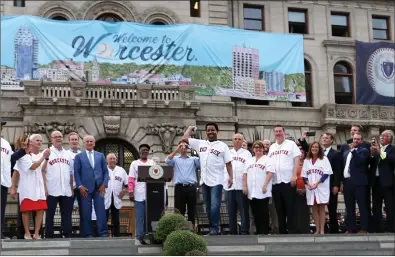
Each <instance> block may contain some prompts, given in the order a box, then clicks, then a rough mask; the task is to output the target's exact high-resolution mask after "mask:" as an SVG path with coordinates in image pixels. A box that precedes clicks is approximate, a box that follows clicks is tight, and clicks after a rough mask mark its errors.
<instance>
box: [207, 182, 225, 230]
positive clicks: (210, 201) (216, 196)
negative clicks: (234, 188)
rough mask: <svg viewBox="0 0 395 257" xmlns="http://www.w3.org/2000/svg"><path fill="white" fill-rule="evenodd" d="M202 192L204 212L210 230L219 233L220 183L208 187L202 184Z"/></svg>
mask: <svg viewBox="0 0 395 257" xmlns="http://www.w3.org/2000/svg"><path fill="white" fill-rule="evenodd" d="M202 193H203V199H204V203H205V204H206V212H207V215H208V219H209V221H210V232H212V233H219V223H220V210H221V200H222V185H216V186H213V187H210V186H207V185H206V184H203V185H202Z"/></svg>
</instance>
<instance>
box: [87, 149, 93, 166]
mask: <svg viewBox="0 0 395 257" xmlns="http://www.w3.org/2000/svg"><path fill="white" fill-rule="evenodd" d="M92 155H93V152H89V154H88V157H89V162H90V163H91V166H92V168H93V156H92Z"/></svg>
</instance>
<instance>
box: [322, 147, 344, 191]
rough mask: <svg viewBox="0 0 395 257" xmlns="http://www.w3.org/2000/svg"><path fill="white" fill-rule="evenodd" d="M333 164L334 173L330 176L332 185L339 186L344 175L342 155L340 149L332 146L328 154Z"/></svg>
mask: <svg viewBox="0 0 395 257" xmlns="http://www.w3.org/2000/svg"><path fill="white" fill-rule="evenodd" d="M326 157H327V158H328V160H329V162H330V164H331V167H332V172H333V174H332V175H331V176H330V185H331V187H339V186H340V182H341V180H342V177H343V170H342V157H341V154H340V152H339V151H337V150H335V149H333V148H331V149H330V150H329V152H328V155H327V156H326Z"/></svg>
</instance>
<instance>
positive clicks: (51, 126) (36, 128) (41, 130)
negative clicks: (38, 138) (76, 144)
mask: <svg viewBox="0 0 395 257" xmlns="http://www.w3.org/2000/svg"><path fill="white" fill-rule="evenodd" d="M26 129H27V133H29V134H45V135H47V137H48V139H50V138H51V133H52V132H53V131H55V130H58V131H60V132H62V134H63V135H66V134H69V133H70V132H75V131H77V126H76V125H75V124H74V123H68V122H57V121H51V122H43V123H34V124H31V125H27V126H26Z"/></svg>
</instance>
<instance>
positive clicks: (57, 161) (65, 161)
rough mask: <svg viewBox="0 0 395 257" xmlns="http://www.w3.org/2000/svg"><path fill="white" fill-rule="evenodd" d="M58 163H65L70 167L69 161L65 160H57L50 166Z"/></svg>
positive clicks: (50, 163) (51, 162)
mask: <svg viewBox="0 0 395 257" xmlns="http://www.w3.org/2000/svg"><path fill="white" fill-rule="evenodd" d="M56 163H65V164H67V165H70V162H69V160H66V159H63V158H55V159H53V160H52V161H50V162H49V165H54V164H56Z"/></svg>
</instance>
